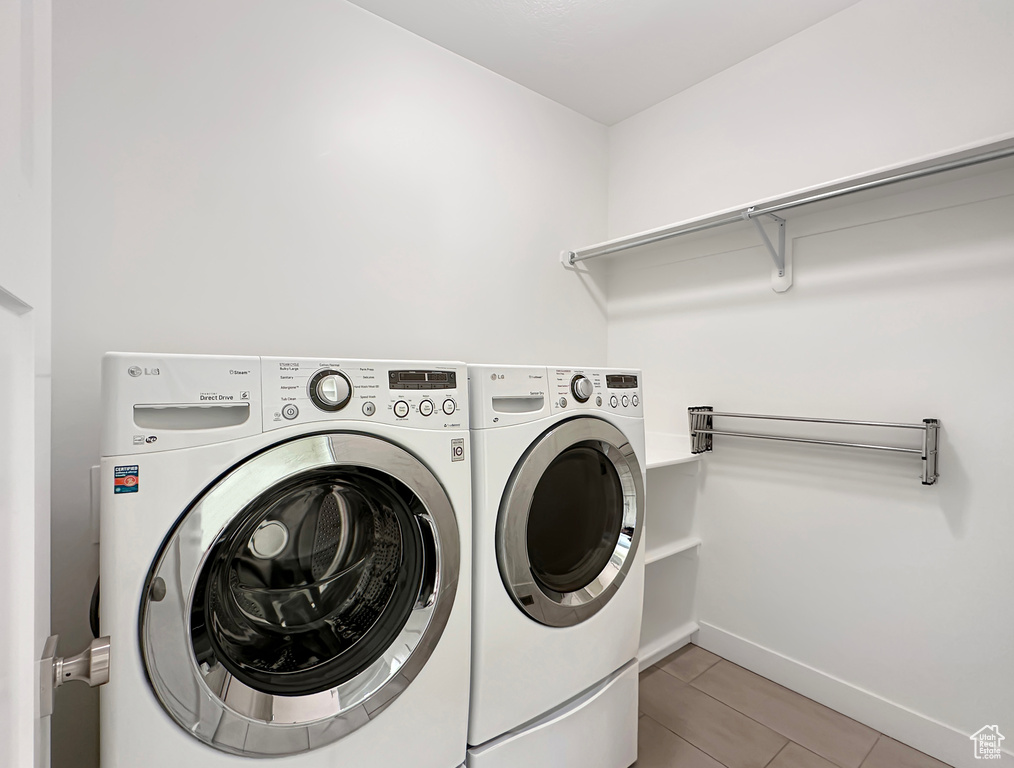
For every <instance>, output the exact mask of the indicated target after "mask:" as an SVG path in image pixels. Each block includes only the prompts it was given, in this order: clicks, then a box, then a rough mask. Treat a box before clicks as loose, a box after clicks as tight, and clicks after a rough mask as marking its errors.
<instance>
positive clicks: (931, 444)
mask: <svg viewBox="0 0 1014 768" xmlns="http://www.w3.org/2000/svg"><path fill="white" fill-rule="evenodd" d="M716 416H717V417H721V418H737V419H769V420H773V421H796V422H809V423H816V424H848V425H851V426H860V427H888V428H890V429H917V430H919V431H921V432H922V433H923V434H922V446H921V447H920V448H905V447H901V446H896V445H876V444H870V443H851V442H844V441H841V440H817V439H813V438H809V437H791V436H789V435H767V434H760V433H757V432H729V431H726V430H718V429H715V428H714V423H713V419H714V418H715V417H716ZM687 417H688V418H689V420H690V450H691V452H692V453H704V452H706V451H710V450H711V449H712V440H711V437H712V435H724V436H726V437H753V438H758V439H761V440H780V441H784V442H789V443H808V444H813V445H834V446H840V447H843V448H867V449H872V450H877V451H893V452H896V453H914V454H918V455H919V456H920V457H921V458H922V483H923V485H933V484H934V483H935V482H936V480H937V478H938V477H939V474H938V473H937V445H938V440H939V432H940V422H939V421H938V420H937V419H923V421H922V423H921V424H900V423H895V422H888V421H854V420H847V419H815V418H810V417H804V416H769V415H766V414H754V413H721V412H717V411H715V410H714V409H712V407H711V406H709V405H702V406H696V407H693V408H688V409H687Z"/></svg>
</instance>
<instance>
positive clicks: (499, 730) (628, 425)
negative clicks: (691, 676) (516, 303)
mask: <svg viewBox="0 0 1014 768" xmlns="http://www.w3.org/2000/svg"><path fill="white" fill-rule="evenodd" d="M468 376H469V400H470V404H471V405H470V407H471V416H470V421H471V435H472V451H473V455H472V470H473V472H472V474H473V484H472V494H473V528H472V530H473V574H472V575H473V603H472V614H473V621H472V626H473V629H472V653H473V663H472V684H471V699H470V704H469V726H468V743H469V751H468V758H467V765H469V766H470V768H507V767H509V766H517V765H525V766H528V767H530V768H568V767H569V766H574V767H575V768H577V766H580V767H581V768H625V767H626V766H628V765H630V764H631V763H633V762H634V760H635V759H636V757H637V664H636V660H635V658H636V655H637V647H638V640H639V635H640V625H641V604H642V599H643V592H644V545H643V527H644V482H645V476H644V470H645V459H644V421H643V415H642V404H641V388H640V373H639V372H638V371H631V370H605V369H597V368H596V369H591V368H542V367H538V368H536V367H523V366H496V365H476V366H473V365H470V366H469V367H468Z"/></svg>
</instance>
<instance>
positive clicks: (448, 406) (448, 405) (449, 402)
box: [443, 398, 458, 416]
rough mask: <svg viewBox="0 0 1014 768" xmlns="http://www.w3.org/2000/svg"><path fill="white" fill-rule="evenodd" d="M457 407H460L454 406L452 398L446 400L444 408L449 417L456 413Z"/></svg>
mask: <svg viewBox="0 0 1014 768" xmlns="http://www.w3.org/2000/svg"><path fill="white" fill-rule="evenodd" d="M457 407H458V406H457V405H455V404H454V401H453V400H451V398H447V399H446V400H444V406H443V408H444V413H446V414H447V415H448V416H450V415H451V414H452V413H454V410H455V409H456V408H457Z"/></svg>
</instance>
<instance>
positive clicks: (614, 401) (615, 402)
mask: <svg viewBox="0 0 1014 768" xmlns="http://www.w3.org/2000/svg"><path fill="white" fill-rule="evenodd" d="M619 402H620V401H619V400H617V399H616V395H613V396H612V397H610V398H609V405H610V406H612V407H613V408H615V407H616V406H617V405H618V404H619Z"/></svg>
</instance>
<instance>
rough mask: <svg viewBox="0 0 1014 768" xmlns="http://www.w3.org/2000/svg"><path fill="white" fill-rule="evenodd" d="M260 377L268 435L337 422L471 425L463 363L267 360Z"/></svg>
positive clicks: (430, 426)
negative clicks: (307, 424) (469, 422)
mask: <svg viewBox="0 0 1014 768" xmlns="http://www.w3.org/2000/svg"><path fill="white" fill-rule="evenodd" d="M261 377H262V391H263V410H264V429H265V431H268V430H272V429H280V428H282V427H286V426H289V425H291V424H305V423H308V422H315V421H336V420H338V421H344V420H360V421H361V420H367V421H373V422H383V423H386V424H399V425H405V426H411V427H416V428H418V429H462V428H464V427H467V425H468V420H467V414H468V399H467V383H466V382H467V377H466V374H465V366H464V365H463V364H458V363H432V362H427V363H413V362H394V363H392V362H390V361H386V360H384V361H380V360H340V359H326V358H280V357H279V358H274V357H265V358H262V365H261Z"/></svg>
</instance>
